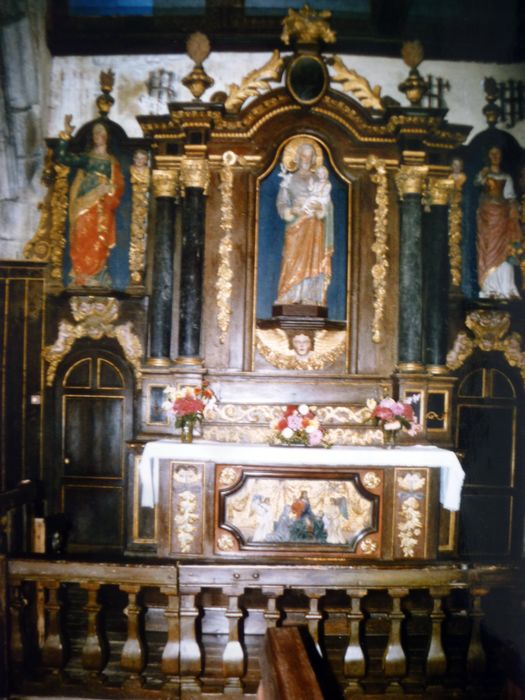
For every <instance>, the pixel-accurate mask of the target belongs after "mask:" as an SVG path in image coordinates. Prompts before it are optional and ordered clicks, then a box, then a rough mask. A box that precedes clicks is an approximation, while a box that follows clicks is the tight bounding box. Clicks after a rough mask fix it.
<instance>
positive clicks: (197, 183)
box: [180, 156, 210, 194]
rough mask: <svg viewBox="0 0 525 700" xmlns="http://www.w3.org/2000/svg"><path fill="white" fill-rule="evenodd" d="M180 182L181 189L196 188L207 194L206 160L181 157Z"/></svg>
mask: <svg viewBox="0 0 525 700" xmlns="http://www.w3.org/2000/svg"><path fill="white" fill-rule="evenodd" d="M180 181H181V185H182V187H183V188H186V187H198V188H200V189H202V190H204V194H207V193H208V185H209V182H210V165H209V163H208V160H207V159H206V158H190V157H188V156H183V158H182V160H181V164H180Z"/></svg>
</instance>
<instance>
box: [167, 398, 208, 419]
mask: <svg viewBox="0 0 525 700" xmlns="http://www.w3.org/2000/svg"><path fill="white" fill-rule="evenodd" d="M203 408H204V404H203V402H202V401H201V400H200V399H192V398H180V399H177V400H176V401H175V403H174V404H173V413H175V415H176V416H188V415H189V414H191V413H202V410H203Z"/></svg>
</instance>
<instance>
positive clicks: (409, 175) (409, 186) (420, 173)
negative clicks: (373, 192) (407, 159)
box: [395, 165, 428, 199]
mask: <svg viewBox="0 0 525 700" xmlns="http://www.w3.org/2000/svg"><path fill="white" fill-rule="evenodd" d="M427 175H428V165H402V166H401V167H400V168H399V170H398V172H397V173H396V175H395V180H396V185H397V189H398V192H399V198H400V199H403V197H404V196H405V195H406V194H422V192H423V187H424V184H425V178H426V177H427Z"/></svg>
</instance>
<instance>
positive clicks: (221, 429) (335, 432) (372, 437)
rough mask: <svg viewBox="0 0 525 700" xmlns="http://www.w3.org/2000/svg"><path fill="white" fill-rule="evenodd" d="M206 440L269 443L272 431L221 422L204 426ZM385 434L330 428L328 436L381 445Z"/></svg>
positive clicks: (334, 441) (333, 440)
mask: <svg viewBox="0 0 525 700" xmlns="http://www.w3.org/2000/svg"><path fill="white" fill-rule="evenodd" d="M203 437H204V439H205V440H214V441H216V442H231V443H246V444H249V445H255V444H257V445H259V444H268V443H269V442H270V438H271V431H270V430H269V428H267V427H266V428H265V427H262V426H258V425H244V424H233V423H219V424H216V425H210V424H209V423H205V424H204V426H203ZM382 437H383V434H382V432H381V430H380V429H376V428H366V429H358V428H347V427H344V428H343V427H341V428H329V429H328V430H327V438H328V440H329V441H330V442H331V443H332V444H333V445H380V444H381V441H382Z"/></svg>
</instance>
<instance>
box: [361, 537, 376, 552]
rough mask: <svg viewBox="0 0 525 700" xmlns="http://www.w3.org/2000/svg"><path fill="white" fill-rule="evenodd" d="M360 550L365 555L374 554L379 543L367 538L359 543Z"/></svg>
mask: <svg viewBox="0 0 525 700" xmlns="http://www.w3.org/2000/svg"><path fill="white" fill-rule="evenodd" d="M359 549H360V550H361V551H362V552H363V554H373V553H374V552H375V551H376V550H377V542H374V540H372V539H370V537H365V539H364V540H361V542H360V543H359Z"/></svg>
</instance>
